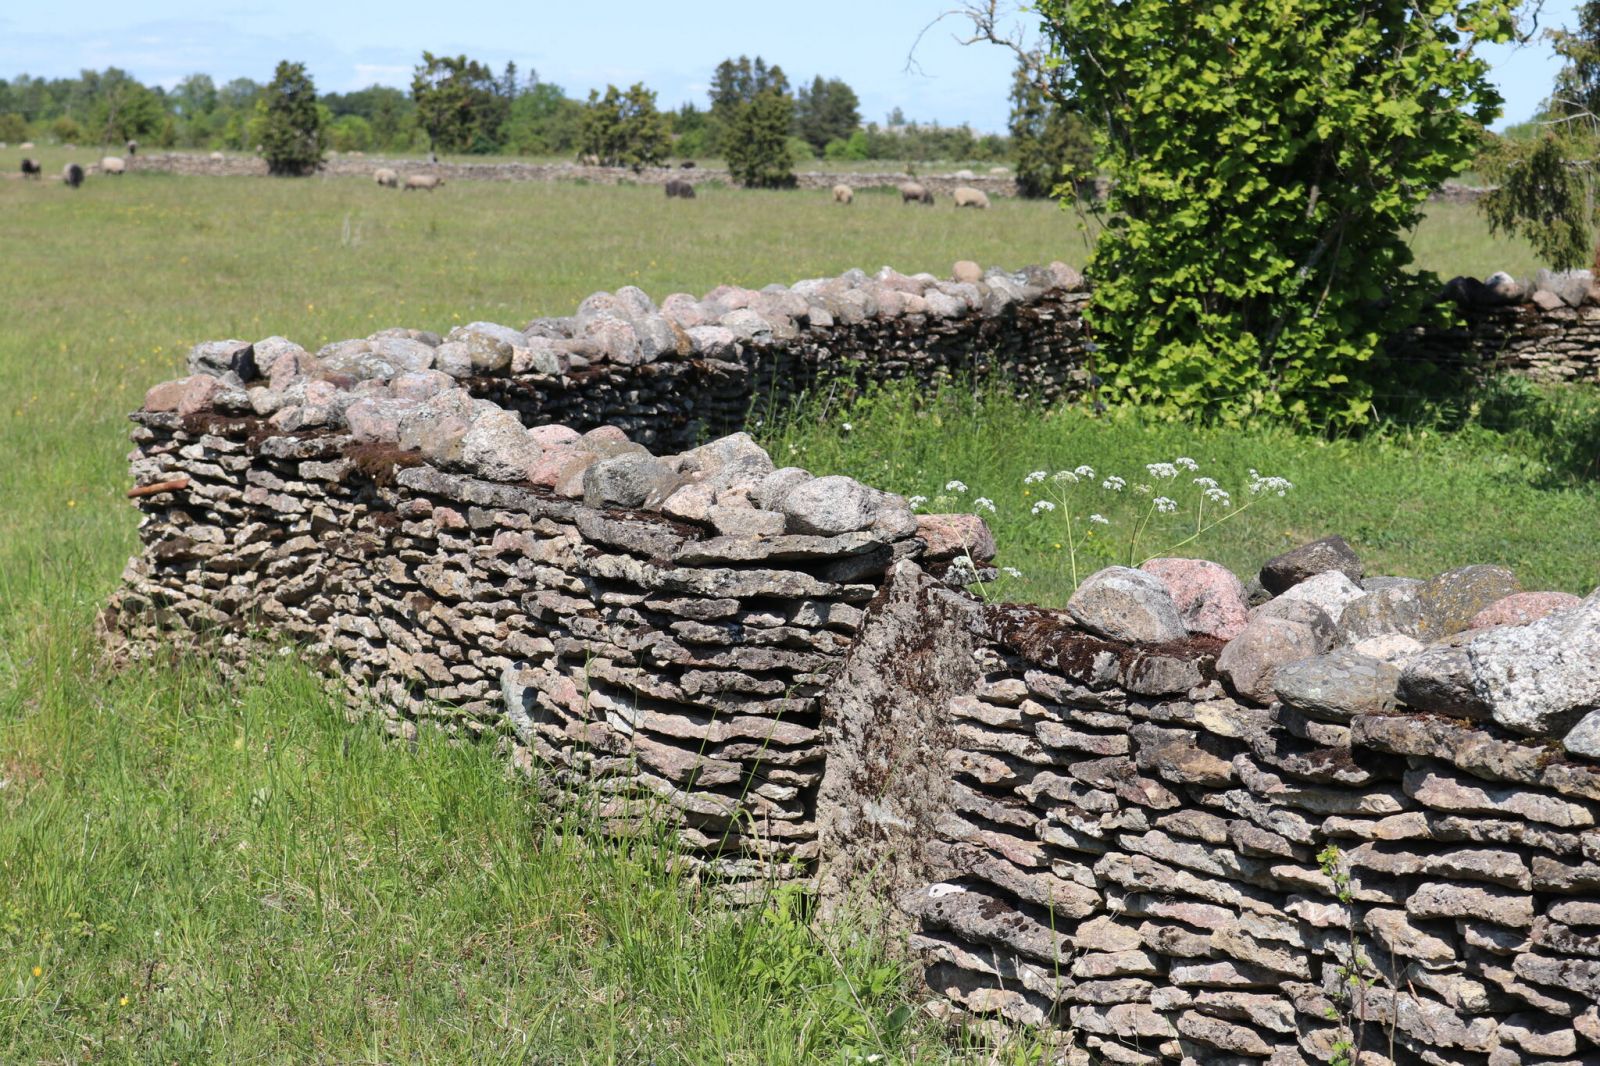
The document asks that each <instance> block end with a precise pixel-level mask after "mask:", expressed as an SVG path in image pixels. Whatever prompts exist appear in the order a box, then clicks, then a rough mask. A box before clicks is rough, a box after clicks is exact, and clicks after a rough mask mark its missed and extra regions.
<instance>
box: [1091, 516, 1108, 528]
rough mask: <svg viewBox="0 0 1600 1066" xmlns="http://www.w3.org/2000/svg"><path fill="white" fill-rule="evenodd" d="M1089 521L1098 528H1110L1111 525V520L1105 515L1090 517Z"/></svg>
mask: <svg viewBox="0 0 1600 1066" xmlns="http://www.w3.org/2000/svg"><path fill="white" fill-rule="evenodd" d="M1089 521H1091V522H1093V523H1094V524H1095V525H1098V526H1109V525H1110V524H1111V519H1109V518H1107V517H1106V516H1105V515H1103V514H1092V515H1090V516H1089Z"/></svg>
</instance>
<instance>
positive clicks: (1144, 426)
mask: <svg viewBox="0 0 1600 1066" xmlns="http://www.w3.org/2000/svg"><path fill="white" fill-rule="evenodd" d="M764 432H765V436H766V439H767V442H768V444H769V447H770V448H771V450H772V453H773V455H774V457H775V458H776V459H778V460H779V461H780V462H796V463H800V464H802V465H806V466H808V467H809V468H810V469H812V470H814V471H815V472H817V473H830V474H831V473H839V474H849V475H851V476H854V477H857V478H860V479H861V480H863V481H865V482H867V483H868V484H871V485H877V486H880V487H882V488H885V489H888V490H890V491H894V492H899V493H902V494H903V495H906V496H924V497H927V498H928V501H929V502H928V503H927V505H926V509H927V510H967V511H971V510H974V508H975V506H977V505H975V501H976V500H978V499H980V498H983V499H987V500H991V501H993V503H994V510H993V511H989V510H988V509H986V508H982V507H978V513H981V514H982V515H983V517H984V518H985V519H986V521H987V522H988V523H989V525H990V526H991V528H992V529H993V530H994V533H995V536H996V539H997V541H998V542H999V546H1000V558H999V562H1000V563H1001V564H1002V565H1006V566H1011V567H1013V568H1015V569H1018V570H1020V571H1021V572H1022V575H1023V577H1022V578H1021V579H1020V580H1017V579H1008V580H1006V581H1004V582H1002V583H1001V584H1000V585H999V586H997V588H996V589H995V590H994V592H995V593H996V594H998V595H1003V596H1005V597H1007V598H1011V599H1020V600H1029V601H1033V602H1039V603H1046V604H1061V603H1064V602H1065V600H1066V598H1067V597H1068V596H1069V595H1071V592H1072V589H1073V582H1072V580H1071V572H1072V571H1071V566H1070V550H1069V545H1071V544H1072V543H1074V540H1075V539H1076V538H1075V537H1074V532H1075V533H1076V534H1077V537H1082V534H1083V532H1084V530H1083V528H1082V527H1081V526H1079V527H1078V528H1077V529H1076V530H1075V531H1069V529H1068V528H1067V526H1066V524H1065V521H1064V518H1065V513H1064V511H1063V510H1062V509H1060V508H1058V509H1057V510H1054V511H1046V512H1041V513H1034V510H1033V507H1034V504H1035V503H1037V502H1038V501H1039V500H1040V499H1043V498H1045V497H1044V490H1045V489H1047V488H1048V487H1049V486H1047V485H1033V486H1030V485H1028V484H1027V483H1026V478H1027V476H1028V475H1029V474H1030V473H1032V472H1033V471H1036V470H1043V471H1046V472H1049V473H1054V472H1056V471H1059V470H1073V469H1075V468H1077V467H1079V466H1082V465H1088V466H1090V467H1092V468H1093V469H1094V470H1095V472H1096V476H1095V477H1093V478H1090V479H1087V480H1086V482H1085V483H1084V484H1081V485H1080V486H1078V487H1077V488H1075V489H1074V490H1073V491H1074V492H1075V493H1076V499H1077V500H1078V502H1079V505H1080V507H1079V512H1078V514H1077V515H1076V521H1077V522H1079V523H1081V522H1082V521H1083V519H1084V518H1085V517H1086V516H1087V515H1089V514H1090V513H1094V512H1104V513H1105V514H1106V515H1107V516H1109V517H1111V518H1112V523H1111V524H1110V525H1109V526H1099V525H1096V526H1094V527H1092V532H1091V534H1090V535H1089V536H1088V537H1086V538H1083V545H1082V548H1081V549H1080V550H1079V557H1078V567H1077V568H1078V572H1079V575H1080V576H1082V575H1083V574H1085V573H1088V572H1089V571H1091V570H1094V569H1097V568H1098V567H1100V566H1104V565H1109V564H1112V563H1120V564H1122V565H1128V564H1130V563H1137V562H1139V561H1141V560H1142V559H1144V558H1146V557H1148V556H1149V555H1150V554H1153V553H1156V552H1158V551H1159V550H1160V549H1162V548H1163V547H1165V546H1167V545H1171V544H1175V543H1178V542H1179V541H1181V540H1183V539H1184V538H1185V537H1187V536H1188V535H1189V534H1191V533H1193V532H1194V511H1193V509H1192V507H1188V506H1187V505H1188V504H1190V503H1191V502H1192V500H1193V497H1194V495H1195V494H1196V490H1195V487H1194V486H1193V485H1192V484H1191V483H1190V479H1191V478H1192V477H1194V476H1197V475H1198V476H1211V477H1214V478H1216V479H1217V480H1218V481H1219V482H1220V483H1221V484H1222V486H1223V487H1224V488H1226V489H1228V490H1229V491H1230V492H1232V494H1233V496H1234V500H1235V503H1242V502H1244V501H1246V500H1247V499H1249V496H1248V493H1247V492H1246V484H1247V479H1248V475H1247V471H1249V470H1251V469H1255V470H1258V471H1260V472H1261V473H1262V474H1270V475H1276V476H1281V477H1286V478H1288V479H1289V480H1290V481H1292V482H1293V483H1294V484H1295V486H1296V487H1295V488H1294V490H1293V491H1291V492H1290V493H1289V494H1288V495H1287V496H1286V497H1284V498H1282V499H1279V498H1277V497H1276V496H1272V495H1269V496H1267V497H1265V498H1263V499H1262V500H1261V501H1260V502H1259V503H1258V504H1256V505H1254V506H1252V507H1251V508H1250V509H1249V510H1247V511H1245V512H1243V513H1241V514H1239V515H1238V516H1237V517H1236V518H1234V519H1232V520H1230V521H1227V522H1225V523H1223V524H1222V525H1220V526H1218V527H1217V528H1215V529H1213V530H1211V531H1210V532H1208V533H1207V534H1205V535H1204V536H1203V537H1201V538H1199V539H1198V540H1197V541H1195V542H1193V543H1191V544H1187V545H1185V547H1184V550H1183V552H1182V553H1181V554H1184V555H1189V556H1194V555H1201V556H1204V557H1206V558H1210V559H1214V560H1216V561H1218V562H1221V563H1223V564H1225V565H1227V566H1229V567H1231V568H1232V569H1234V570H1235V571H1236V572H1237V573H1239V574H1241V575H1244V576H1246V577H1248V576H1249V575H1252V574H1254V573H1255V572H1256V570H1257V569H1258V568H1259V567H1260V566H1261V564H1262V562H1264V561H1265V560H1266V559H1267V558H1268V557H1270V556H1272V555H1274V554H1276V553H1278V552H1280V551H1283V550H1285V549H1287V548H1291V547H1294V546H1295V545H1297V544H1300V543H1303V542H1305V541H1308V540H1312V539H1315V538H1317V537H1322V536H1327V535H1329V534H1334V533H1337V534H1341V535H1343V536H1344V537H1346V538H1347V539H1349V540H1350V542H1351V543H1352V544H1354V545H1355V547H1356V549H1357V551H1358V552H1359V553H1360V554H1361V555H1362V557H1363V558H1364V560H1365V562H1366V566H1367V572H1368V573H1370V574H1398V575H1405V576H1413V577H1429V576H1432V575H1433V574H1435V573H1438V572H1440V571H1442V570H1445V569H1448V568H1450V567H1454V566H1461V565H1465V564H1467V563H1497V564H1501V565H1504V566H1509V567H1511V568H1513V569H1514V570H1516V571H1517V573H1518V574H1519V575H1520V577H1521V579H1522V581H1523V583H1524V585H1525V586H1526V587H1528V588H1553V589H1566V590H1569V591H1572V592H1583V593H1586V592H1588V591H1590V590H1592V589H1594V588H1595V587H1596V586H1597V585H1600V542H1597V541H1596V540H1595V538H1594V535H1593V531H1594V530H1595V529H1596V528H1600V480H1597V478H1600V396H1596V395H1595V394H1593V393H1592V392H1584V391H1576V390H1570V389H1565V390H1546V389H1540V388H1536V387H1534V386H1531V385H1527V384H1524V383H1518V382H1512V383H1506V384H1504V385H1501V386H1498V387H1496V388H1493V389H1490V390H1487V391H1485V392H1483V393H1481V394H1480V395H1478V396H1477V397H1476V398H1475V399H1473V400H1471V401H1470V402H1465V403H1463V404H1461V405H1460V406H1459V407H1451V408H1450V409H1448V410H1438V409H1436V410H1433V411H1431V412H1427V417H1426V418H1424V419H1421V420H1419V421H1417V422H1415V423H1414V424H1411V425H1401V424H1397V423H1385V424H1381V425H1379V426H1378V427H1377V428H1376V430H1375V431H1373V432H1371V433H1369V434H1367V435H1365V436H1363V437H1361V438H1359V439H1357V438H1351V439H1341V440H1325V439H1321V438H1316V437H1306V436H1302V435H1298V434H1296V433H1293V432H1291V431H1289V430H1285V429H1278V428H1274V427H1271V426H1263V427H1257V428H1254V429H1251V430H1248V431H1238V430H1226V429H1202V428H1196V427H1193V426H1188V425H1183V424H1176V423H1171V422H1153V421H1149V420H1147V419H1144V418H1142V417H1141V416H1140V414H1139V412H1137V411H1136V410H1123V411H1113V412H1110V413H1109V414H1106V415H1094V414H1091V413H1089V412H1086V411H1085V410H1083V409H1082V408H1077V407H1064V408H1060V409H1057V410H1053V411H1044V412H1041V411H1040V410H1039V408H1038V407H1037V406H1036V405H1034V404H1032V403H1027V402H1019V401H1017V400H1015V399H1013V398H1011V397H1010V396H1009V395H1008V394H1006V393H1005V392H1004V391H1003V390H1001V389H998V388H994V389H986V390H977V391H974V390H972V389H970V388H962V387H948V388H945V389H943V390H941V391H939V392H938V393H936V394H934V395H932V396H927V395H919V394H918V393H917V391H916V390H914V389H911V388H908V387H906V386H901V385H895V386H889V387H886V388H881V389H875V390H872V391H870V392H868V393H867V394H865V395H864V396H862V397H860V398H858V399H855V400H852V401H850V402H848V403H842V404H841V403H835V404H832V405H828V406H824V405H822V404H817V403H814V404H809V405H804V406H802V407H801V408H799V409H798V410H796V411H794V412H792V413H791V414H790V415H789V417H786V418H783V419H780V420H779V421H778V422H777V423H776V424H775V425H772V426H769V427H765V429H764ZM1180 456H1182V457H1188V458H1192V459H1194V460H1195V461H1196V462H1197V463H1198V464H1199V465H1200V470H1199V471H1197V472H1196V474H1185V475H1184V476H1183V477H1182V478H1180V479H1178V480H1175V481H1173V482H1165V483H1163V482H1161V481H1159V480H1158V479H1156V478H1153V477H1151V476H1150V475H1149V474H1148V472H1147V471H1146V464H1149V463H1157V462H1171V461H1172V460H1173V459H1175V458H1178V457H1180ZM1111 474H1116V475H1119V476H1121V477H1123V478H1124V479H1125V480H1126V481H1127V482H1128V484H1129V486H1130V490H1125V491H1124V492H1121V493H1116V492H1110V491H1106V490H1103V489H1101V488H1100V484H1101V482H1102V481H1103V479H1104V478H1105V477H1106V476H1107V475H1111ZM952 482H958V483H960V484H961V485H962V486H964V488H962V489H959V490H950V489H947V488H946V486H948V485H950V484H951V483H952ZM1140 482H1145V483H1150V484H1152V485H1153V487H1154V488H1155V491H1156V492H1164V493H1167V494H1169V495H1172V496H1174V497H1177V498H1178V499H1179V500H1180V501H1181V502H1183V503H1185V505H1186V510H1185V511H1184V513H1182V514H1178V515H1174V516H1172V517H1171V518H1170V519H1168V518H1165V517H1163V516H1160V515H1155V516H1150V515H1149V507H1148V506H1147V505H1146V506H1144V507H1141V508H1139V509H1138V510H1137V514H1139V515H1145V516H1147V517H1149V518H1150V524H1149V525H1148V526H1146V527H1144V529H1143V532H1142V536H1141V538H1140V540H1139V546H1140V547H1141V548H1142V549H1143V550H1141V551H1139V552H1137V553H1136V554H1135V555H1134V556H1133V557H1131V558H1130V556H1129V545H1130V542H1131V540H1132V535H1133V532H1134V526H1135V525H1136V521H1135V518H1134V509H1132V508H1130V507H1129V506H1128V504H1129V500H1128V497H1129V496H1130V495H1131V487H1132V486H1133V485H1135V484H1138V483H1140ZM1147 503H1148V501H1147Z"/></svg>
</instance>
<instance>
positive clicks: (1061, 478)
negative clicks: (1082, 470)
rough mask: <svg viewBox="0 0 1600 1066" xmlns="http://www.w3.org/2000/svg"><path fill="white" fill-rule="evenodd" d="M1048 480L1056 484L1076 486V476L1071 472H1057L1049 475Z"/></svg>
mask: <svg viewBox="0 0 1600 1066" xmlns="http://www.w3.org/2000/svg"><path fill="white" fill-rule="evenodd" d="M1050 480H1051V481H1054V482H1058V483H1065V484H1071V485H1076V484H1077V483H1078V475H1077V474H1075V473H1073V472H1072V471H1071V470H1057V471H1056V472H1055V473H1054V474H1051V475H1050Z"/></svg>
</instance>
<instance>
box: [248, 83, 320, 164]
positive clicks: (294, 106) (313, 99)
mask: <svg viewBox="0 0 1600 1066" xmlns="http://www.w3.org/2000/svg"><path fill="white" fill-rule="evenodd" d="M258 109H259V113H260V118H261V122H260V126H259V131H260V132H259V135H260V137H261V154H262V155H263V156H264V157H266V160H267V173H269V174H277V175H282V176H286V177H299V176H304V175H306V174H312V173H315V172H316V170H317V169H318V168H319V167H321V166H322V153H323V150H324V149H325V148H327V145H328V131H327V127H326V125H325V116H324V114H323V111H322V109H321V108H320V107H318V106H317V89H316V86H315V85H313V84H312V83H311V76H310V75H309V74H307V73H306V68H305V64H304V63H290V62H288V61H284V62H282V63H279V64H278V69H277V71H276V72H275V73H274V74H273V77H272V82H271V84H269V85H268V86H267V91H266V93H265V94H264V95H263V96H262V98H261V99H260V101H259V102H258Z"/></svg>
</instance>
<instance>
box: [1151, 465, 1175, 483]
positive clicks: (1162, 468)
mask: <svg viewBox="0 0 1600 1066" xmlns="http://www.w3.org/2000/svg"><path fill="white" fill-rule="evenodd" d="M1144 468H1145V469H1146V470H1148V471H1150V476H1151V477H1153V478H1160V479H1161V480H1162V481H1170V480H1172V479H1173V478H1175V477H1177V476H1178V468H1177V467H1175V466H1173V465H1172V464H1171V463H1146V464H1145V466H1144Z"/></svg>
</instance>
